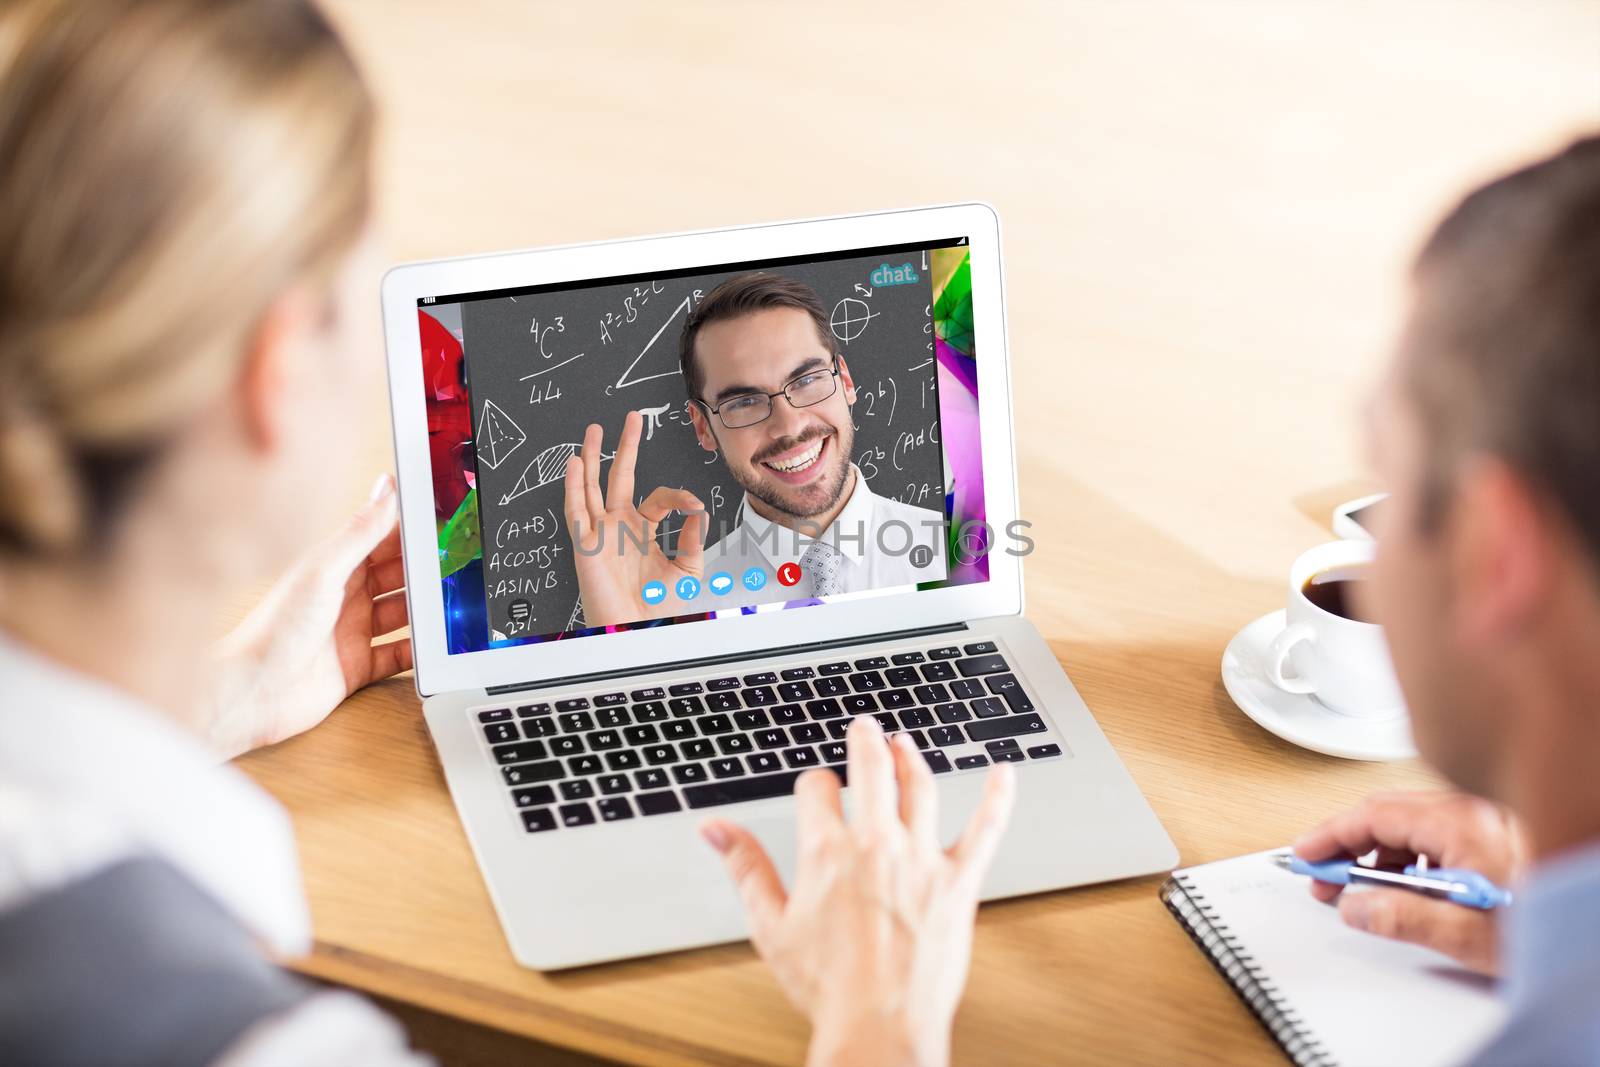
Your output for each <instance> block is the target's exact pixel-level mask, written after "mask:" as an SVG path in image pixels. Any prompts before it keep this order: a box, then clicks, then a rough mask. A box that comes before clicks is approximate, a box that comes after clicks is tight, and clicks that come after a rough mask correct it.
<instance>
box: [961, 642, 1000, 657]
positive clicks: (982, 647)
mask: <svg viewBox="0 0 1600 1067" xmlns="http://www.w3.org/2000/svg"><path fill="white" fill-rule="evenodd" d="M966 649H967V655H969V656H986V655H988V654H989V653H991V652H997V651H999V650H998V649H997V648H995V647H994V642H993V641H977V642H974V643H973V644H970V645H967V646H966Z"/></svg>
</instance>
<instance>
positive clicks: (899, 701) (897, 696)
mask: <svg viewBox="0 0 1600 1067" xmlns="http://www.w3.org/2000/svg"><path fill="white" fill-rule="evenodd" d="M916 702H917V701H916V699H915V698H914V697H912V695H911V693H910V692H909V691H908V690H905V689H885V690H884V691H883V692H882V693H880V694H879V695H878V703H879V704H881V705H882V706H883V707H885V708H887V709H889V710H890V711H899V710H900V709H901V708H909V707H912V706H913V705H915V704H916Z"/></svg>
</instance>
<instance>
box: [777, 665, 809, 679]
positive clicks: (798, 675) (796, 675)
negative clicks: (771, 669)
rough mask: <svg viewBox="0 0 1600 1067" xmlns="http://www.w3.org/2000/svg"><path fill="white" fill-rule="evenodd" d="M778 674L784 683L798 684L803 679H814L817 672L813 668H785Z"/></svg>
mask: <svg viewBox="0 0 1600 1067" xmlns="http://www.w3.org/2000/svg"><path fill="white" fill-rule="evenodd" d="M779 673H780V674H781V676H782V678H783V680H784V681H786V682H798V681H800V680H802V679H804V678H812V677H815V676H816V673H817V672H816V669H815V668H814V667H785V668H784V669H783V670H782V671H781V672H779Z"/></svg>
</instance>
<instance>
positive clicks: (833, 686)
mask: <svg viewBox="0 0 1600 1067" xmlns="http://www.w3.org/2000/svg"><path fill="white" fill-rule="evenodd" d="M815 689H816V691H817V696H819V697H837V696H843V695H844V694H846V693H848V692H850V683H849V682H847V681H845V680H844V679H843V678H818V679H817V683H816V686H815Z"/></svg>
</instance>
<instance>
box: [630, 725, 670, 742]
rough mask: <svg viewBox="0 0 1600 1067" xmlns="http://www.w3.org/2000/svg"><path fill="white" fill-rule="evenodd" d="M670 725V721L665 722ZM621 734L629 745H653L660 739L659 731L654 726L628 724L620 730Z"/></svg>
mask: <svg viewBox="0 0 1600 1067" xmlns="http://www.w3.org/2000/svg"><path fill="white" fill-rule="evenodd" d="M667 725H668V726H671V725H672V724H671V723H668V724H667ZM622 736H623V737H625V738H627V739H628V744H630V745H636V746H637V745H653V744H655V743H656V742H657V741H660V740H661V732H660V731H659V730H657V729H656V728H655V727H654V726H630V727H628V728H627V729H626V730H624V731H622Z"/></svg>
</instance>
